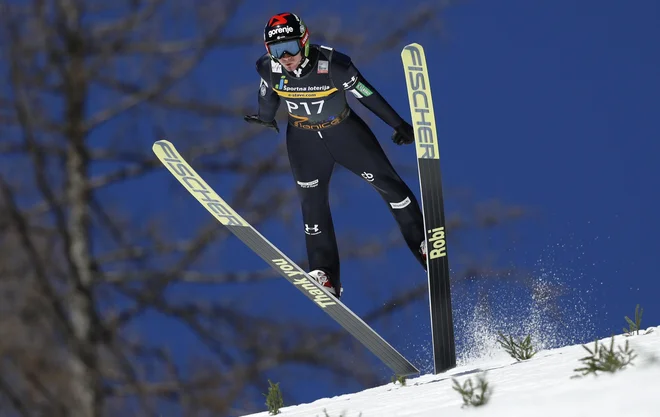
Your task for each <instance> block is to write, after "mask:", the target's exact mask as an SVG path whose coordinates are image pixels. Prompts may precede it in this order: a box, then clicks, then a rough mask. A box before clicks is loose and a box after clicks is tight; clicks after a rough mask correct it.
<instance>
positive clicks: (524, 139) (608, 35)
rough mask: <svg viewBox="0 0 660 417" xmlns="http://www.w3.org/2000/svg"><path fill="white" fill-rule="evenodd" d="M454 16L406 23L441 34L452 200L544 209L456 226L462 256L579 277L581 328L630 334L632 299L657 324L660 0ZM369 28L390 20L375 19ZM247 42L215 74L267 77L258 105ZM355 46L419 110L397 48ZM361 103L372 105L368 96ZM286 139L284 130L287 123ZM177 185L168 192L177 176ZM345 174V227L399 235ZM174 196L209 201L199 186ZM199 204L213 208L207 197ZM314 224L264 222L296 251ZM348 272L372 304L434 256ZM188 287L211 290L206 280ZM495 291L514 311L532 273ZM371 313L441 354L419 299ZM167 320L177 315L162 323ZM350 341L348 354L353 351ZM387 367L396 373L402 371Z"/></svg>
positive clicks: (509, 6)
mask: <svg viewBox="0 0 660 417" xmlns="http://www.w3.org/2000/svg"><path fill="white" fill-rule="evenodd" d="M322 4H324V3H310V4H308V5H307V6H306V7H305V9H304V10H302V11H300V13H301V14H302V17H303V18H304V19H305V20H306V21H307V23H308V24H310V25H311V23H310V22H312V21H314V22H317V23H316V24H317V25H318V24H319V23H318V22H321V21H323V19H322V17H323V15H324V13H326V12H327V11H326V10H324V9H322V8H320V6H321V5H322ZM398 4H399V3H395V2H392V1H379V2H378V3H376V2H361V3H360V6H359V8H358V11H362V10H367V9H368V8H369V7H378V9H374V13H376V11H377V14H378V15H387V13H386V9H387V7H388V5H389V6H391V8H390V9H389V10H393V11H394V10H396V9H395V7H397V6H396V5H398ZM352 5H353V3H349V2H346V1H342V2H339V3H338V6H337V7H336V8H335V9H333V10H332V13H333V15H335V16H339V17H341V18H345V19H346V21H345V22H344V23H342V27H343V28H344V29H345V30H349V31H356V32H360V31H361V30H363V24H365V21H364V20H361V18H360V16H363V15H359V14H358V11H356V10H354V9H353V8H352ZM407 5H408V7H414V5H415V3H414V2H409V3H407ZM285 10H287V6H286V2H280V3H278V4H277V8H275V6H271V7H269V8H266V9H261V10H260V11H259V14H261V15H263V16H261V18H260V17H259V16H258V15H257V13H256V12H255V11H254V9H249V10H248V9H246V10H244V15H245V16H246V20H245V21H244V22H242V24H243V29H245V25H248V24H254V25H255V26H254V28H253V29H254V31H261V30H262V26H263V23H264V22H265V21H266V20H267V19H268V18H269V17H270V15H271V14H273V13H277V12H281V11H285ZM290 11H294V12H298V11H299V10H290ZM303 12H304V14H303ZM248 16H249V19H248ZM444 22H445V25H446V27H445V30H444V32H443V35H442V36H438V35H423V36H418V35H409V36H407V37H406V38H404V39H401V45H400V46H403V45H405V44H406V43H409V42H418V43H420V44H422V45H424V47H425V49H426V56H427V60H428V65H429V74H430V78H431V86H432V90H433V93H434V104H435V113H436V117H437V122H438V129H439V132H438V133H439V137H440V147H441V162H442V171H443V172H442V173H443V180H444V189H445V195H446V210H447V213H448V215H451V214H452V213H456V212H460V211H461V210H463V208H464V207H465V205H464V202H463V199H464V198H465V195H466V194H465V192H466V191H465V190H467V192H468V193H469V194H468V195H469V201H475V202H476V201H482V200H490V199H500V200H502V201H504V202H505V203H508V204H513V205H520V206H524V207H527V208H528V210H529V211H530V213H531V214H532V215H531V216H530V217H529V218H527V219H525V220H522V221H520V222H517V223H514V224H512V226H511V227H507V228H495V229H491V230H489V231H485V232H484V231H473V232H469V233H466V234H464V235H461V236H460V242H459V241H457V240H456V239H458V238H459V237H458V236H457V237H455V238H454V240H453V241H452V236H451V235H450V236H448V245H449V255H450V264H454V265H460V264H461V262H462V260H463V258H464V257H466V256H469V257H472V258H476V259H482V260H484V261H489V260H490V256H491V254H493V253H495V254H497V255H498V258H497V260H496V261H493V262H494V264H493V266H504V267H508V266H510V267H516V268H521V269H524V270H528V271H530V273H532V274H533V275H534V276H536V277H541V278H543V279H545V280H547V281H549V282H554V283H561V284H562V285H563V286H564V289H565V290H566V291H568V293H569V295H568V296H567V297H566V298H565V299H564V304H563V305H562V308H563V311H564V312H565V313H566V314H567V315H573V316H572V317H571V318H570V320H569V322H568V323H567V324H568V325H570V326H576V327H580V326H584V327H585V331H584V332H583V333H580V335H581V336H584V337H586V336H588V337H591V336H592V335H593V334H595V335H598V336H607V335H609V334H610V333H613V332H616V333H618V332H620V331H621V328H622V327H623V325H624V324H625V322H624V320H623V317H624V315H629V316H630V315H632V314H633V313H634V308H635V305H636V304H637V303H640V304H641V305H642V307H644V308H645V311H644V322H645V323H646V325H647V326H650V325H658V324H659V323H660V311H659V309H658V307H657V305H658V303H657V298H658V294H660V281H659V280H658V278H657V276H656V271H655V263H654V262H653V261H654V258H655V256H656V250H658V248H659V246H660V245H658V244H657V242H656V239H657V236H659V235H660V227H659V222H658V220H657V217H656V212H657V206H658V203H659V201H658V200H659V198H658V189H660V184H659V178H660V175H659V174H660V169H659V168H658V163H657V157H658V154H659V151H660V145H659V144H658V141H659V140H660V123H659V121H658V120H659V115H660V99H659V97H660V80H659V77H658V74H660V48H658V45H657V40H658V39H660V6H659V5H658V2H656V1H652V0H640V1H635V2H622V1H613V0H605V1H596V0H581V1H568V0H565V1H533V2H532V1H525V0H501V1H498V2H492V1H483V0H482V1H470V2H464V3H462V4H460V5H457V6H454V7H452V8H450V9H448V11H447V12H446V14H445V15H444ZM331 23H332V22H328V24H331ZM367 23H369V22H367ZM367 26H369V25H367ZM371 26H373V25H371ZM324 29H325V28H319V27H314V26H313V25H312V26H310V30H311V32H312V42H315V39H314V32H315V31H322V30H324ZM374 29H377V28H374ZM370 35H373V36H374V37H375V36H377V35H378V32H377V30H373V33H371V34H367V36H370ZM330 46H333V45H330ZM247 52H248V53H247V54H246V55H245V56H244V57H243V58H241V59H234V60H233V61H232V65H234V66H237V65H240V67H238V68H235V71H234V72H233V73H232V77H227V76H217V77H215V78H213V79H209V82H208V87H209V89H213V88H217V89H218V91H219V94H221V93H222V94H224V93H225V92H226V91H229V90H231V89H232V88H233V87H234V86H235V85H238V84H249V83H253V85H254V88H255V103H254V104H255V106H256V90H257V88H258V83H259V79H258V75H257V74H256V72H255V71H254V61H255V60H256V58H257V57H258V56H259V55H261V54H262V53H263V45H261V44H256V45H254V47H252V48H250V49H249V50H248V51H247ZM345 52H348V53H350V54H352V55H353V58H354V62H355V63H356V65H357V66H358V68H360V69H361V71H362V73H363V75H365V76H366V77H367V79H368V80H369V81H370V82H371V83H372V84H373V85H374V86H375V87H376V88H378V90H379V91H380V93H381V94H382V95H383V96H384V97H385V98H386V99H387V100H388V101H389V102H390V103H391V104H392V106H393V107H394V108H395V109H396V110H398V111H399V112H400V114H401V115H402V116H404V117H405V118H406V119H408V120H410V114H409V109H408V101H407V96H406V92H405V81H404V78H403V69H402V67H401V61H400V56H399V50H392V51H389V52H387V53H386V54H385V55H383V56H381V57H379V58H378V59H376V60H375V61H372V62H369V63H368V64H364V65H362V64H361V60H360V54H359V51H345ZM205 65H206V68H207V71H209V72H210V73H214V74H218V73H220V71H221V70H223V69H226V65H227V64H226V62H224V61H221V60H218V59H212V60H209V61H207V62H206V63H205ZM206 93H207V94H209V90H207V91H206ZM255 108H256V107H255ZM358 112H359V113H360V114H362V115H367V113H366V112H365V111H363V109H360V108H358ZM283 122H284V121H283V120H280V123H281V124H282V123H283ZM370 124H371V126H373V128H374V132H375V133H376V134H377V135H378V136H379V138H380V139H381V143H382V145H383V147H384V148H385V150H386V152H387V153H388V155H390V157H391V159H392V161H393V162H394V164H395V166H397V167H399V168H400V169H401V173H402V176H403V177H404V179H405V180H406V182H407V183H408V184H409V185H410V187H411V188H412V189H413V190H414V191H415V192H416V194H417V195H419V186H418V182H417V176H416V171H415V170H414V168H415V165H414V164H415V154H414V148H413V147H412V146H409V147H398V146H396V145H394V144H392V143H391V142H390V139H389V137H390V134H391V129H390V128H389V127H388V126H386V125H385V124H384V123H383V122H381V121H379V120H373V118H371V120H370ZM268 134H270V135H272V134H271V133H268ZM272 138H273V140H284V133H283V132H282V133H281V134H280V135H279V136H277V137H275V136H274V135H272ZM411 168H412V170H411ZM163 171H164V170H163ZM167 175H168V174H166V173H164V172H163V173H162V176H160V177H159V178H161V179H162V180H163V181H172V179H171V178H168V177H167ZM223 180H224V181H223ZM207 181H208V182H209V183H211V184H213V185H214V186H218V188H219V191H220V192H221V193H222V190H223V189H225V190H226V188H224V187H225V186H222V185H220V184H223V183H225V184H226V179H223V178H208V179H207ZM162 190H163V191H167V190H171V183H168V184H167V185H166V186H164V187H163V188H162ZM332 190H333V193H339V192H341V193H342V194H341V199H334V200H333V201H332V205H333V215H334V218H335V223H336V226H337V230H338V231H339V232H340V233H349V232H352V233H354V234H356V235H358V236H363V235H364V236H367V235H368V236H383V237H384V236H385V235H386V234H387V233H389V232H390V231H391V230H392V229H393V228H394V227H395V223H394V221H393V219H392V218H391V216H390V214H389V212H388V210H387V206H386V204H385V203H384V202H383V201H382V200H381V199H380V197H379V196H378V195H377V193H376V192H375V191H373V190H371V189H370V188H369V186H368V184H366V183H365V182H364V181H362V180H361V179H359V178H357V177H354V176H352V175H351V174H348V173H347V172H345V171H343V170H337V172H336V177H335V179H334V180H333V183H332ZM186 198H187V197H186ZM172 204H177V205H180V204H187V205H190V207H193V206H195V205H196V203H195V202H194V201H193V200H192V199H191V198H188V200H177V201H176V202H174V201H172ZM162 208H164V207H162ZM194 210H199V211H198V212H197V213H199V215H200V216H205V212H203V211H202V209H201V207H195V209H194ZM293 216H294V222H293V224H294V225H296V222H298V224H300V223H301V221H300V214H299V211H296V212H295V213H293ZM191 218H194V216H193V217H191ZM200 218H202V219H204V217H200ZM186 227H187V226H186ZM302 230H303V229H302V227H294V228H293V229H288V228H287V227H285V226H278V225H272V226H271V227H269V228H267V229H266V230H264V234H265V235H266V236H267V237H268V238H269V239H271V240H272V241H273V242H274V243H276V244H277V245H278V246H281V247H282V249H284V250H285V251H286V252H287V253H289V254H291V255H292V256H293V257H296V256H301V255H302V254H303V253H304V252H303V246H302V245H303V238H304V234H303V232H302ZM231 247H232V248H236V246H234V245H232V246H231ZM227 253H228V252H227V251H223V252H222V253H221V254H225V255H226V254H227ZM255 261H256V262H259V261H258V260H256V258H255V257H254V255H252V254H250V253H249V251H248V250H247V249H244V248H243V249H242V250H241V248H238V249H236V250H234V251H233V252H232V256H231V260H229V259H227V260H225V259H224V258H222V259H221V260H220V261H219V264H218V266H227V265H231V266H232V267H240V266H241V264H242V263H244V265H247V266H248V267H253V266H254V262H255ZM263 266H264V267H265V266H266V265H265V264H263ZM342 277H343V283H344V286H345V289H346V291H345V296H344V298H343V300H344V301H345V302H346V303H347V304H348V305H349V306H350V307H351V308H354V310H355V311H356V312H357V313H358V314H362V313H365V312H367V311H369V310H371V309H372V308H374V307H376V306H378V305H379V303H382V302H383V301H384V300H386V299H387V298H389V296H390V295H391V294H392V293H395V292H397V291H400V290H405V289H406V288H410V287H412V286H414V285H416V284H418V283H420V282H423V281H424V280H425V274H424V273H423V270H421V269H420V267H419V265H418V264H417V263H416V261H415V260H414V259H413V257H412V255H411V254H410V253H409V252H408V251H407V250H406V249H403V248H401V249H397V250H392V251H390V252H388V253H387V255H386V256H384V257H382V258H380V259H376V260H373V261H368V262H345V263H344V264H343V272H342ZM477 288H478V287H477V284H474V285H466V286H463V287H462V288H461V289H462V290H463V291H464V293H462V294H459V295H458V296H457V297H456V299H455V310H456V311H457V312H458V313H460V314H463V313H465V312H469V311H470V309H471V308H472V307H473V304H471V303H473V302H474V296H475V294H474V293H473V291H476V290H477ZM252 290H253V288H251V289H250V290H248V291H252ZM187 291H189V293H188V294H189V295H193V294H200V296H202V295H203V296H208V295H209V293H208V292H207V291H208V288H206V287H200V288H197V289H188V290H187ZM238 291H240V289H239V290H238ZM259 291H264V292H265V291H268V294H271V295H272V297H269V299H271V300H272V299H276V300H278V301H279V303H278V304H273V305H262V306H260V307H259V308H262V309H264V310H266V311H269V312H277V313H278V314H281V315H282V316H286V315H291V314H296V315H298V316H300V315H301V312H303V313H302V314H303V315H305V316H306V317H307V319H309V320H312V321H317V322H318V323H319V325H320V326H328V325H330V320H329V319H328V318H327V317H326V316H325V315H323V313H321V312H320V311H317V309H316V307H314V305H313V304H311V303H310V302H309V301H308V300H307V299H305V298H304V297H302V295H300V294H298V292H297V290H295V289H293V288H291V286H290V285H289V284H288V283H286V281H285V280H283V279H282V280H279V281H274V282H271V283H267V284H264V285H263V286H260V287H259ZM493 291H494V292H493V294H494V295H495V299H496V300H497V301H498V302H500V303H501V306H500V307H501V310H502V311H508V310H509V309H511V308H515V307H517V306H519V304H518V301H517V298H516V297H518V295H517V294H516V293H517V291H518V289H516V288H508V287H504V288H497V289H495V290H493ZM282 304H286V308H284V307H282ZM576 315H577V316H576ZM459 319H460V322H461V326H463V325H466V320H467V322H469V317H466V316H461V317H459ZM158 323H159V324H158V325H157V326H153V327H152V328H150V329H148V330H147V331H146V333H145V334H146V335H148V336H151V337H152V338H163V339H165V340H168V339H169V338H170V337H171V334H174V333H176V332H178V331H181V330H180V329H177V327H176V326H175V325H173V324H172V323H171V322H169V321H168V322H165V321H160V322H158ZM373 325H374V327H375V328H376V329H377V330H378V331H380V332H381V333H382V334H383V335H384V337H385V338H386V339H388V340H389V341H390V342H392V344H393V345H395V346H396V347H397V348H400V350H401V351H402V352H403V353H404V354H406V355H408V356H410V357H411V359H413V360H415V361H419V362H422V364H421V366H424V365H427V364H428V361H429V360H430V358H429V357H428V351H427V350H425V349H426V348H427V347H428V343H430V341H429V336H430V335H429V334H428V307H426V306H425V305H423V304H418V305H415V306H412V307H411V308H410V309H407V310H405V311H404V312H402V313H400V314H398V315H397V316H395V317H393V318H392V319H391V320H389V321H388V322H379V323H373ZM167 326H173V327H167ZM164 328H167V329H168V331H167V332H163V329H164ZM463 330H464V329H463V328H460V329H459V331H463ZM186 340H187V339H185V337H184V338H179V337H177V340H176V341H174V340H169V343H170V344H171V345H172V346H173V349H174V351H175V352H176V351H177V350H179V351H183V350H184V349H188V348H189V346H188V344H187V342H186ZM338 354H344V355H346V357H347V360H350V357H351V354H350V352H338ZM383 375H384V382H387V381H388V380H389V376H390V375H389V374H388V372H387V370H383ZM272 378H273V379H274V380H277V381H280V382H281V384H282V387H283V389H290V390H293V391H295V394H294V395H292V398H291V400H290V401H296V402H298V401H311V400H314V399H316V398H319V397H322V396H323V397H325V396H332V395H336V394H339V393H344V392H349V391H351V390H353V389H357V388H358V387H357V386H356V385H354V384H350V383H348V384H344V385H341V384H335V383H333V382H332V381H325V382H324V379H325V376H324V375H322V374H321V375H319V374H310V375H309V380H310V382H314V384H310V385H308V386H307V385H306V386H305V387H300V386H299V384H296V381H300V380H302V379H298V378H296V379H295V380H293V379H291V380H288V379H287V375H285V374H284V373H282V374H276V375H272ZM288 384H291V385H288ZM264 390H265V389H264ZM319 391H321V392H319Z"/></svg>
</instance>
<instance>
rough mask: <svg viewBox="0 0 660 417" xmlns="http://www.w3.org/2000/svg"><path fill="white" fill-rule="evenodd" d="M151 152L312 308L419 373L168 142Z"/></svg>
mask: <svg viewBox="0 0 660 417" xmlns="http://www.w3.org/2000/svg"><path fill="white" fill-rule="evenodd" d="M152 149H153V152H154V153H155V154H156V156H157V157H158V159H160V161H161V162H162V163H163V165H165V167H166V168H167V169H168V170H169V171H170V173H172V175H174V177H175V178H176V179H177V180H179V182H180V183H181V184H182V185H183V186H184V188H186V189H187V190H188V191H189V192H190V194H192V195H193V196H194V197H195V198H196V199H197V201H199V203H200V204H201V205H202V206H204V207H205V208H206V209H207V210H208V211H209V213H211V214H212V215H213V216H214V217H215V218H216V219H217V220H218V221H219V222H220V223H222V224H223V225H224V226H226V227H227V228H228V229H229V230H230V231H231V232H232V233H233V234H234V235H236V237H238V238H239V239H240V240H241V241H242V242H243V243H245V244H246V245H247V246H248V247H249V248H250V249H252V250H253V251H254V252H255V253H256V254H257V255H259V257H261V258H262V259H263V260H264V261H266V263H268V264H269V265H270V266H271V267H272V268H273V269H274V270H275V271H277V272H278V273H279V274H280V275H282V276H283V277H284V278H286V279H287V280H288V281H289V282H290V283H291V284H293V285H294V286H295V287H296V288H298V289H299V290H300V291H301V292H302V293H303V294H305V296H307V298H309V299H310V300H312V301H313V302H314V304H316V305H317V306H318V307H319V308H321V309H322V310H323V311H325V312H326V313H327V314H328V315H329V316H330V317H332V318H333V319H334V320H335V321H336V322H337V323H338V324H339V325H340V326H341V327H343V328H344V329H345V330H346V331H348V332H349V333H350V334H351V335H353V336H354V337H355V338H356V339H357V340H358V341H359V342H360V343H362V345H364V346H365V347H366V348H367V349H368V350H369V351H371V352H372V353H373V354H374V355H375V356H376V357H377V358H378V359H380V360H381V361H382V362H383V363H384V364H385V365H386V366H387V367H389V368H390V369H391V370H392V371H393V372H394V373H395V374H396V375H399V376H408V375H415V374H418V373H419V370H418V369H417V368H416V367H415V366H413V365H412V364H411V363H410V362H409V361H408V360H407V359H406V358H405V357H403V356H402V355H401V354H400V353H399V352H397V351H396V350H395V349H394V348H393V347H392V346H391V345H390V344H389V343H387V342H386V341H385V340H384V339H383V338H382V337H381V336H380V335H379V334H378V333H376V331H374V330H373V329H372V328H371V327H370V326H369V325H368V324H366V323H365V322H364V321H363V320H362V319H361V318H360V317H358V316H357V315H356V314H355V313H354V312H353V311H351V310H350V309H349V308H348V307H347V306H346V305H344V304H343V303H342V302H341V301H339V300H338V299H337V298H335V297H334V296H333V295H331V294H330V293H329V292H328V291H327V290H326V289H325V288H324V287H323V286H321V285H320V284H318V283H317V282H316V280H314V279H313V278H312V277H310V276H309V275H308V274H307V272H305V271H304V270H303V269H302V268H301V267H300V266H298V265H297V264H296V263H294V262H293V261H292V260H291V259H289V258H288V257H287V256H286V255H285V254H284V253H283V252H282V251H281V250H279V249H278V248H277V247H275V245H273V244H272V243H271V242H269V241H268V240H267V239H266V238H265V237H264V236H263V235H261V233H259V232H258V231H257V230H256V229H255V228H254V227H252V226H251V225H250V224H249V223H248V222H247V221H245V219H243V218H242V217H241V216H240V215H239V214H238V213H237V212H236V211H234V209H232V208H231V207H230V206H229V204H227V202H225V200H223V199H222V198H221V197H220V196H219V195H218V194H217V193H216V192H215V191H214V190H213V189H212V188H211V187H210V186H209V185H208V184H207V183H206V182H205V181H204V180H203V179H202V177H200V176H199V174H197V172H195V170H194V169H193V168H192V167H191V166H190V165H189V164H188V162H186V161H185V160H184V159H183V158H182V157H181V155H180V154H179V152H178V151H177V150H176V148H175V146H174V145H173V144H172V143H171V142H169V141H167V140H159V141H157V142H155V143H154V145H153V147H152Z"/></svg>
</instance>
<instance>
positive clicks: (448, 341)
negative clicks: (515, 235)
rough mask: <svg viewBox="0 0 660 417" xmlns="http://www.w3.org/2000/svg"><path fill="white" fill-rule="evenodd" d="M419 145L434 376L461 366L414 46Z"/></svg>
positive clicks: (412, 85)
mask: <svg viewBox="0 0 660 417" xmlns="http://www.w3.org/2000/svg"><path fill="white" fill-rule="evenodd" d="M401 59H402V61H403V68H404V71H405V74H406V86H407V89H408V100H409V102H410V113H411V115H412V124H413V127H414V128H415V144H416V152H417V167H418V171H419V186H420V189H421V197H422V211H423V214H424V228H425V230H426V232H427V234H426V244H427V253H428V255H427V273H428V280H429V302H430V309H431V333H432V338H433V364H434V370H435V373H436V374H437V373H440V372H444V371H446V370H448V369H450V368H453V367H455V366H456V347H455V341H454V322H453V315H452V306H451V289H450V280H449V260H448V255H447V242H446V238H445V209H444V201H443V195H442V178H441V176H440V150H439V147H438V134H437V130H436V128H435V113H434V111H433V99H432V97H431V85H430V83H429V74H428V71H427V69H426V56H425V54H424V48H422V46H421V45H420V44H418V43H411V44H410V45H407V46H405V47H404V48H403V50H402V51H401Z"/></svg>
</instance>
